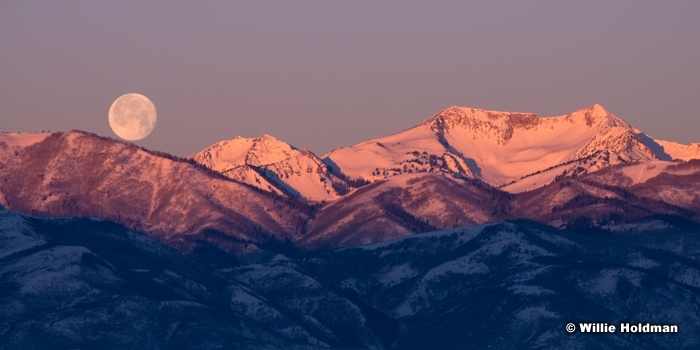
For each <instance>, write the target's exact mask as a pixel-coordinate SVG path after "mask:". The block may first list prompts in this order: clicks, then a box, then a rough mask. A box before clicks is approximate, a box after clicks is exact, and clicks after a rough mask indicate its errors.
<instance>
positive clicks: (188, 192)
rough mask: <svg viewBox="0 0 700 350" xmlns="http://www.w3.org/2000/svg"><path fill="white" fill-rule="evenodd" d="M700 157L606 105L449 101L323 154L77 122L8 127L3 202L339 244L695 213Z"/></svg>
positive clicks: (619, 224)
mask: <svg viewBox="0 0 700 350" xmlns="http://www.w3.org/2000/svg"><path fill="white" fill-rule="evenodd" d="M696 158H700V144H691V145H682V144H678V143H674V142H669V141H663V140H657V139H654V138H652V137H650V136H648V135H646V134H644V133H643V132H641V131H639V130H637V129H635V128H633V127H632V126H630V125H629V124H628V123H626V122H625V121H623V120H622V119H620V118H618V117H616V116H615V115H613V114H612V113H610V112H608V111H607V110H605V109H604V108H603V107H601V106H600V105H593V106H591V107H588V108H585V109H582V110H578V111H575V112H572V113H571V114H568V115H565V116H558V117H549V118H542V117H539V116H537V115H534V114H526V113H507V112H495V111H485V110H480V109H472V108H461V107H451V108H448V109H445V110H443V111H442V112H440V113H438V114H437V115H435V116H433V117H431V118H428V119H427V120H425V121H424V122H422V123H420V124H418V125H416V126H414V127H412V128H410V129H408V130H405V131H403V132H399V133H397V134H394V135H391V136H386V137H382V138H378V139H374V140H369V141H366V142H362V143H360V144H358V145H355V146H352V147H341V148H339V149H336V150H334V151H331V152H329V153H328V154H326V155H323V156H322V157H318V156H316V155H314V154H313V153H312V152H310V151H308V150H303V149H302V150H299V149H298V148H296V147H293V146H291V145H289V144H286V143H284V142H282V141H280V140H278V139H276V138H274V137H272V136H270V135H263V136H261V137H258V138H252V139H248V138H242V137H236V138H234V139H232V140H228V141H221V142H218V143H216V144H214V145H212V146H210V147H208V148H206V149H204V150H202V151H201V152H199V153H197V154H195V155H193V156H191V157H187V158H180V157H175V156H172V155H169V154H167V153H163V152H158V151H151V150H147V149H143V148H140V147H137V146H135V145H133V144H130V143H124V142H121V141H117V140H114V139H110V138H106V137H101V136H98V135H95V134H91V133H87V132H82V131H72V132H68V133H61V132H48V133H39V134H17V133H4V134H0V176H2V181H0V204H2V205H3V206H5V207H6V208H8V209H11V210H16V211H19V212H22V213H25V214H30V215H40V216H70V217H100V218H104V219H107V220H112V221H115V222H118V223H121V224H123V225H126V226H127V227H129V228H131V229H135V230H138V231H142V232H146V233H148V234H150V235H151V236H153V237H156V238H158V239H161V240H163V241H164V242H167V243H169V244H171V245H180V246H182V247H183V249H191V248H192V247H194V246H196V245H197V244H198V243H197V242H198V241H201V240H204V241H207V242H216V243H217V244H218V245H222V246H224V247H227V249H234V250H236V251H243V250H251V251H255V250H256V249H259V246H260V245H261V244H264V243H265V242H268V241H279V240H283V241H289V242H293V243H294V244H298V245H301V246H303V247H307V248H310V249H312V248H315V247H321V246H325V247H341V246H348V245H357V244H370V243H376V242H380V241H383V240H386V239H392V238H398V237H404V236H408V235H411V234H415V233H419V232H427V231H432V230H437V229H447V228H452V227H461V226H468V225H477V224H484V223H489V222H496V221H500V220H506V219H518V218H527V219H531V220H535V221H539V222H542V223H546V224H549V225H554V226H556V227H560V228H564V227H569V228H571V227H575V226H578V227H589V226H590V227H597V228H601V229H605V230H608V231H634V230H646V229H651V228H654V227H656V228H663V227H677V226H679V225H680V226H687V225H694V224H696V223H697V222H698V220H699V218H700V216H699V215H700V210H699V209H698V208H700V206H699V205H698V203H700V199H698V195H697V194H696V193H697V191H696V190H697V189H698V176H697V174H698V172H700V167H699V166H698V162H700V161H697V160H694V159H696ZM203 232H208V234H202V233H203ZM188 247H189V248H188Z"/></svg>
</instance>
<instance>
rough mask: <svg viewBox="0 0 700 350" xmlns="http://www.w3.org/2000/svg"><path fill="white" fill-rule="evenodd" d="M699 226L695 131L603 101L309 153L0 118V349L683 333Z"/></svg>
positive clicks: (403, 344) (699, 280)
mask: <svg viewBox="0 0 700 350" xmlns="http://www.w3.org/2000/svg"><path fill="white" fill-rule="evenodd" d="M699 231H700V144H691V145H683V144H679V143H674V142H670V141H663V140H658V139H655V138H653V137H651V136H648V135H647V134H645V133H643V132H642V131H640V130H637V129H635V128H633V127H632V126H630V125H629V124H628V123H626V122H625V121H624V120H622V119H620V118H618V117H616V116H615V115H613V114H611V113H610V112H608V111H607V110H605V109H604V108H603V107H601V106H599V105H594V106H591V107H588V108H585V109H582V110H578V111H575V112H572V113H571V114H568V115H565V116H558V117H548V118H542V117H539V116H537V115H534V114H528V113H509V112H497V111H485V110H480V109H472V108H462V107H451V108H448V109H445V110H443V111H441V112H440V113H438V114H436V115H435V116H433V117H431V118H428V119H426V120H425V121H424V122H422V123H419V124H418V125H416V126H414V127H412V128H409V129H407V130H405V131H402V132H399V133H397V134H394V135H390V136H386V137H381V138H377V139H373V140H369V141H366V142H362V143H360V144H357V145H354V146H351V147H341V148H339V149H336V150H333V151H331V152H329V153H328V154H325V155H322V156H320V157H319V156H317V155H315V154H313V153H312V152H310V151H308V150H304V149H299V148H296V147H294V146H291V145H289V144H287V143H285V142H283V141H280V140H278V139H276V138H275V137H273V136H270V135H262V136H260V137H257V138H243V137H236V138H234V139H231V140H224V141H220V142H217V143H215V144H213V145H212V146H210V147H208V148H206V149H204V150H202V151H201V152H198V153H197V154H194V155H192V156H189V157H177V156H173V155H170V154H167V153H165V152H160V151H155V150H148V149H145V148H142V147H138V146H136V145H134V144H132V143H127V142H123V141H119V140H115V139H112V138H109V137H103V136H99V135H96V134H92V133H89V132H85V131H78V130H74V131H70V132H44V133H32V134H25V133H0V348H22V349H69V348H100V349H123V348H149V349H180V348H182V349H217V348H241V349H280V348H284V349H326V348H346V349H347V348H358V349H360V348H362V349H365V348H366V349H424V348H436V347H437V348H445V349H483V348H527V349H542V348H571V349H588V348H596V349H619V348H628V347H631V348H644V349H659V348H697V347H698V346H700V337H698V334H700V318H699V317H698V315H699V314H700V313H699V312H698V310H700V304H699V302H698V300H700V263H699V262H698V259H700V245H698V243H697V242H698V240H697V239H696V238H697V234H698V232H699ZM570 322H571V323H574V324H580V323H581V322H605V323H609V324H615V325H619V323H621V322H631V323H635V324H636V323H656V324H672V325H678V327H679V329H680V331H679V333H678V334H643V335H640V334H625V333H620V332H617V333H614V334H584V333H581V332H574V333H573V334H569V333H567V332H566V331H565V328H564V327H565V325H566V324H567V323H570Z"/></svg>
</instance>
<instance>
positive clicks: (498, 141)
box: [324, 105, 659, 192]
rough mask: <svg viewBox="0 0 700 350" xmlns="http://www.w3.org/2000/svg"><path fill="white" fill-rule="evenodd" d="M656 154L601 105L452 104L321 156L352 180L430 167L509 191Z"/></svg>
mask: <svg viewBox="0 0 700 350" xmlns="http://www.w3.org/2000/svg"><path fill="white" fill-rule="evenodd" d="M658 158H659V155H657V154H656V153H655V152H654V150H652V149H650V148H649V147H648V146H646V145H645V144H644V142H642V140H641V139H640V138H638V137H637V131H636V130H635V129H633V128H632V127H631V126H630V125H629V124H627V123H626V122H624V121H623V120H622V119H620V118H618V117H616V116H615V115H613V114H611V113H610V112H608V111H607V110H605V109H604V108H603V107H602V106H600V105H593V106H591V107H588V108H585V109H581V110H578V111H575V112H573V113H570V114H568V115H564V116H558V117H549V118H542V117H539V116H537V115H535V114H527V113H512V112H498V111H486V110H481V109H473V108H462V107H451V108H448V109H446V110H444V111H442V112H440V113H439V114H437V115H436V116H434V117H432V118H430V119H428V120H426V121H424V122H423V123H421V124H419V125H416V126H415V127H413V128H411V129H409V130H406V131H403V132H400V133H398V134H394V135H391V136H387V137H382V138H378V139H374V140H370V141H367V142H363V143H360V144H358V145H355V146H352V147H343V148H339V149H336V150H334V151H332V152H330V153H329V154H327V155H325V156H324V159H325V160H326V162H327V163H328V164H333V165H334V166H336V167H337V168H338V169H339V170H340V171H342V172H343V173H345V174H347V175H348V176H350V177H353V178H356V177H361V178H365V179H368V180H372V181H376V180H380V179H383V178H386V177H390V176H394V175H398V174H402V173H407V172H408V173H411V172H432V173H440V174H444V175H450V176H455V177H476V178H480V179H482V180H484V181H486V182H487V183H489V184H491V185H493V186H497V187H499V186H506V187H505V189H507V190H509V191H512V192H521V191H525V190H530V189H533V188H537V187H540V186H542V185H545V184H547V183H550V182H552V181H553V180H554V179H555V178H556V177H557V176H571V175H580V174H582V173H586V172H591V171H596V170H599V169H602V168H604V167H607V166H609V165H613V164H618V163H629V162H639V161H649V160H653V159H658Z"/></svg>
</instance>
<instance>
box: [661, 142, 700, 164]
mask: <svg viewBox="0 0 700 350" xmlns="http://www.w3.org/2000/svg"><path fill="white" fill-rule="evenodd" d="M655 141H656V142H657V143H658V144H659V145H660V146H661V147H663V149H664V152H665V153H667V154H668V155H669V156H670V157H671V158H672V159H678V160H691V159H700V143H691V144H690V145H684V144H682V143H677V142H671V141H664V140H658V139H655Z"/></svg>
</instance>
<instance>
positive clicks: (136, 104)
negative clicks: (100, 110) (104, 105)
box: [109, 93, 158, 141]
mask: <svg viewBox="0 0 700 350" xmlns="http://www.w3.org/2000/svg"><path fill="white" fill-rule="evenodd" d="M157 121H158V114H157V113H156V106H155V105H153V102H151V100H149V99H148V97H146V96H144V95H141V94H137V93H129V94H124V95H121V96H119V98H117V99H116V100H114V102H113V103H112V106H111V107H109V126H110V127H111V128H112V131H114V133H115V134H117V136H119V137H121V138H123V139H124V140H128V141H137V140H142V139H144V138H145V137H146V136H148V135H149V134H150V133H151V131H153V128H155V127H156V122H157Z"/></svg>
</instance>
